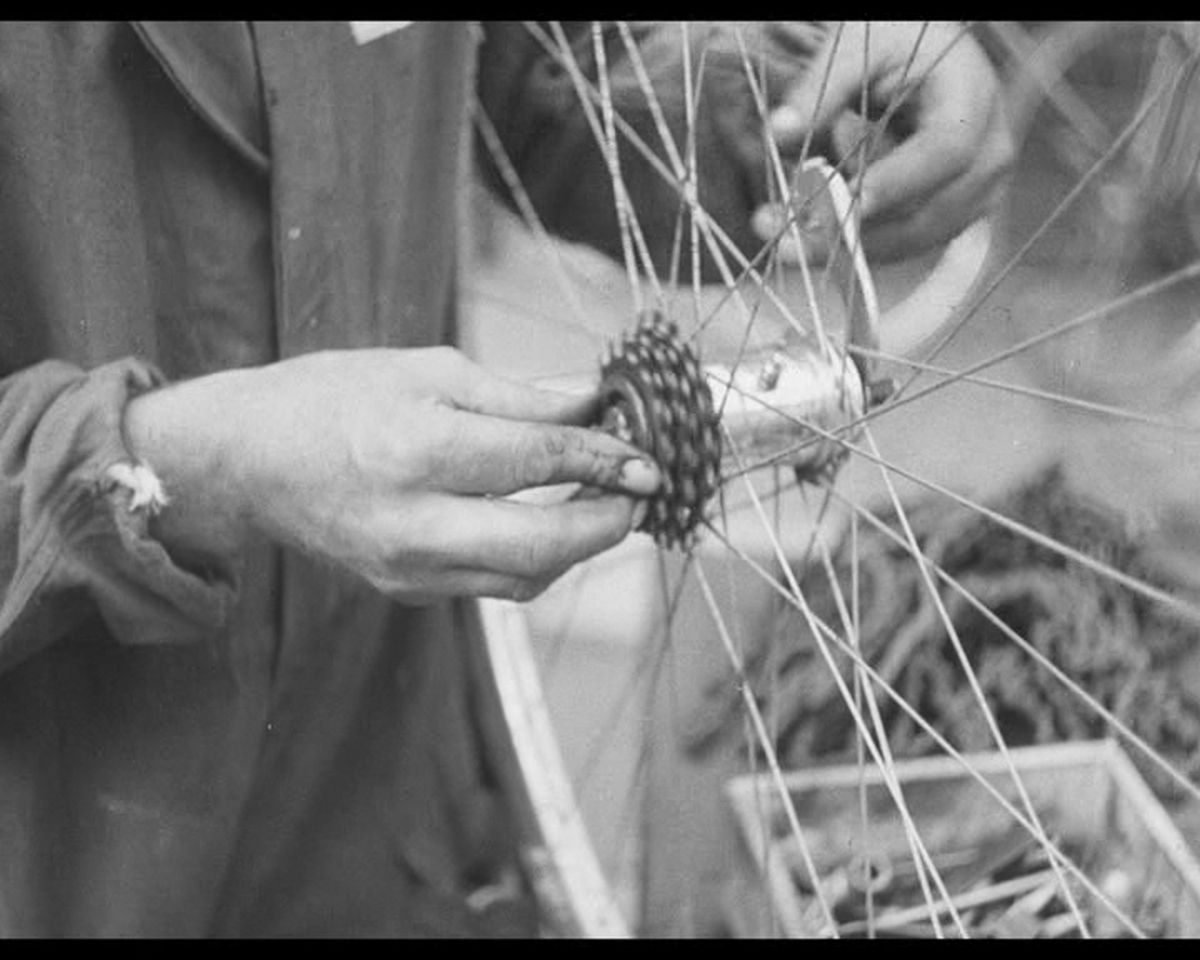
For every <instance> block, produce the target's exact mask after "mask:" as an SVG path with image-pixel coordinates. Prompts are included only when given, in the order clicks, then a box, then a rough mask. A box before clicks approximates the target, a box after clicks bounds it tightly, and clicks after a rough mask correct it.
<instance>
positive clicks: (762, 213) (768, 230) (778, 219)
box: [750, 204, 785, 240]
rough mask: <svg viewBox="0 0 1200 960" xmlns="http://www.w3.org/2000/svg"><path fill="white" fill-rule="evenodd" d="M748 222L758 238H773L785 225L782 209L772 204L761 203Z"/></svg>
mask: <svg viewBox="0 0 1200 960" xmlns="http://www.w3.org/2000/svg"><path fill="white" fill-rule="evenodd" d="M750 222H751V224H752V225H753V227H754V232H755V233H756V234H758V239H760V240H774V239H775V238H776V236H777V235H778V234H779V233H780V231H782V230H783V228H784V226H785V222H784V218H783V211H782V210H780V209H779V207H778V206H776V205H774V204H763V205H762V206H761V207H759V208H758V209H757V210H755V211H754V214H753V216H752V218H751V221H750Z"/></svg>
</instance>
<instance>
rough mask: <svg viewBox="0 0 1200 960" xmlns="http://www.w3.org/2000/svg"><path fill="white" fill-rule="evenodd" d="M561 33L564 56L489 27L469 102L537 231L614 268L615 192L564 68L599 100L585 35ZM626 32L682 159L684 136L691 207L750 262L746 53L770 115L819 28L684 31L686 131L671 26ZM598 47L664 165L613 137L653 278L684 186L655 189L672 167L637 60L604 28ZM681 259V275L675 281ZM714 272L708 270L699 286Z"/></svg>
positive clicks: (680, 58) (809, 53) (758, 155)
mask: <svg viewBox="0 0 1200 960" xmlns="http://www.w3.org/2000/svg"><path fill="white" fill-rule="evenodd" d="M562 29H563V34H564V36H565V39H566V40H567V44H568V47H569V53H564V52H563V50H562V48H561V46H560V45H559V44H558V43H557V42H556V37H555V34H554V33H553V31H552V29H551V28H550V27H549V26H547V25H543V24H533V25H524V24H519V23H487V24H485V28H484V43H483V46H482V48H481V60H480V70H479V101H480V104H481V107H482V109H483V110H484V112H485V113H486V115H487V117H488V118H489V119H490V121H491V123H492V125H493V126H494V127H495V129H496V131H497V133H498V134H499V139H500V140H501V142H502V144H503V148H504V152H505V154H506V156H507V158H508V160H509V161H510V162H511V164H512V167H513V168H514V169H515V171H516V173H517V176H518V177H519V179H520V181H521V184H522V186H523V188H524V190H525V192H526V193H527V194H528V196H529V198H530V200H531V201H532V202H533V205H534V207H535V208H536V210H537V211H538V214H539V217H540V218H541V220H542V221H543V223H544V225H545V226H546V227H547V229H549V230H550V231H552V232H554V233H556V234H558V235H560V236H562V237H564V238H565V239H568V240H573V241H578V242H584V243H588V244H590V245H592V246H594V247H596V248H598V249H600V250H602V251H603V252H605V253H607V254H608V255H609V256H612V257H614V258H619V257H620V256H621V245H620V236H619V233H618V230H617V215H616V205H615V202H614V192H613V189H612V185H611V183H612V181H611V178H610V175H609V173H608V169H607V167H606V164H605V160H604V155H603V153H602V152H601V149H600V148H599V147H598V145H597V141H596V139H595V137H594V136H593V132H592V128H591V126H590V125H589V121H588V117H587V113H586V111H585V110H584V109H582V108H581V106H580V100H579V96H578V94H577V91H576V84H575V83H574V82H573V80H572V76H571V71H570V70H569V69H568V68H567V66H566V63H567V60H566V57H568V56H569V57H570V58H571V59H572V60H573V61H574V62H575V63H577V64H578V66H579V70H580V71H581V72H582V74H583V75H584V76H585V77H586V78H587V80H588V81H589V83H590V84H591V85H592V86H593V88H594V89H597V88H598V84H597V77H598V69H597V57H596V55H595V53H594V38H593V29H592V27H591V25H590V24H564V25H563V28H562ZM630 31H631V33H632V36H633V39H634V42H635V47H636V49H637V51H638V53H637V56H638V58H640V61H641V64H642V66H643V67H644V70H645V74H646V75H647V76H648V78H649V82H650V86H651V88H652V89H653V91H654V96H655V99H656V100H657V102H658V104H659V107H660V109H661V112H662V115H663V116H664V117H665V119H666V122H667V126H668V127H669V128H670V130H671V134H672V139H673V140H674V142H675V143H676V145H677V148H678V153H679V154H680V155H681V156H685V157H686V155H687V154H686V150H687V147H688V142H689V136H693V137H694V138H695V151H696V156H697V171H698V181H699V199H700V204H701V206H702V207H703V209H704V210H705V211H706V212H707V213H708V214H709V215H710V216H712V217H713V218H714V219H716V220H717V222H718V223H720V224H721V226H722V228H723V229H724V230H725V231H726V232H727V233H728V234H729V235H730V237H731V238H732V239H733V240H734V241H735V242H736V243H737V244H738V246H739V248H741V250H742V251H743V252H744V253H747V254H748V255H749V254H752V253H753V252H754V251H756V249H757V243H756V240H755V237H754V235H753V233H752V231H751V228H750V223H749V219H748V218H749V214H750V213H751V212H752V211H753V209H754V207H755V206H757V205H758V204H759V203H761V202H762V201H763V200H765V199H766V198H767V196H768V188H767V184H768V178H767V166H766V156H765V151H764V147H763V141H762V120H761V116H760V111H759V109H758V106H757V105H756V102H755V97H754V92H753V88H752V86H751V84H750V81H749V79H748V77H747V57H744V56H743V51H745V53H746V54H747V55H748V61H749V66H750V68H751V69H752V70H754V72H755V76H756V78H758V79H759V80H760V82H761V84H762V87H761V89H762V90H763V91H764V94H765V97H766V100H767V103H768V106H770V105H774V104H775V103H777V102H778V101H779V99H780V97H781V96H782V93H783V91H784V90H785V89H786V88H787V86H788V85H789V84H790V83H794V82H795V81H796V80H797V79H798V78H799V77H800V76H801V75H802V73H803V71H804V69H805V68H806V67H807V65H808V63H810V62H811V59H812V57H813V54H814V53H815V51H816V49H817V47H818V46H819V45H820V43H821V42H822V40H823V38H824V35H825V31H824V29H823V28H822V27H820V26H818V25H816V24H813V23H803V22H795V23H773V24H741V25H731V24H728V23H724V24H712V23H704V22H693V23H690V24H688V30H687V44H688V53H689V54H690V63H691V69H692V73H693V76H696V77H699V78H701V79H700V82H699V83H698V84H697V86H698V87H699V95H698V98H697V101H696V104H697V106H696V111H695V124H694V126H693V128H692V130H691V131H690V132H689V131H688V129H687V121H686V110H685V98H684V90H685V84H684V67H685V63H686V62H687V60H686V59H685V55H684V33H683V31H682V30H681V28H680V26H679V25H678V24H665V23H661V24H660V23H651V24H631V25H630ZM739 36H740V43H739ZM602 37H603V49H604V54H605V64H606V67H607V73H608V78H609V84H610V86H611V90H612V102H613V107H614V111H615V113H616V114H617V115H618V116H620V117H621V118H622V119H623V120H624V121H625V122H626V123H627V124H628V126H629V127H630V128H631V129H632V130H633V132H634V133H635V134H636V135H637V137H638V138H639V139H640V140H641V141H642V143H643V144H644V145H645V146H646V147H647V148H648V149H649V150H651V151H652V152H653V153H654V155H655V156H656V157H658V158H659V160H660V161H661V165H660V167H659V169H656V167H655V165H654V164H653V163H651V162H650V161H649V160H648V159H646V157H645V155H644V154H643V153H642V152H640V151H639V149H638V148H637V147H635V146H634V145H633V143H632V142H631V140H630V139H629V138H628V137H627V136H624V135H621V134H618V145H619V147H618V149H619V160H620V166H621V174H622V178H623V180H624V182H625V184H626V189H627V190H628V193H629V196H630V200H631V206H632V207H633V208H634V210H635V211H636V212H637V216H638V220H639V223H640V226H641V228H642V230H643V231H644V233H645V235H646V238H647V242H648V245H649V246H650V248H651V250H652V256H653V259H654V261H655V264H656V267H657V269H658V271H659V272H660V274H661V273H663V272H664V271H666V270H667V269H668V266H669V264H670V261H671V259H672V248H673V240H674V237H675V235H676V230H677V223H678V222H679V220H680V209H681V204H682V192H681V185H680V184H679V183H678V182H677V181H675V180H674V179H673V178H672V179H668V178H666V177H664V176H663V169H662V168H663V167H665V168H666V169H667V170H669V169H670V168H671V166H672V164H671V160H670V154H669V151H668V149H667V148H666V147H665V145H664V144H663V141H662V138H661V136H660V134H659V132H658V126H657V124H656V120H655V116H654V111H653V109H652V105H651V104H652V101H651V99H650V98H649V97H648V96H647V94H646V89H645V84H644V83H643V82H642V81H641V80H639V76H638V70H637V63H636V61H635V59H634V58H633V57H632V56H631V55H630V53H629V52H628V49H627V46H626V44H625V42H624V41H623V39H622V37H621V35H620V33H619V31H618V28H617V27H616V26H614V25H605V26H604V27H603V30H602ZM593 102H595V101H594V100H593ZM596 116H597V117H599V110H598V109H597V110H596ZM478 152H479V155H480V157H481V164H482V166H483V169H484V174H485V176H486V177H487V178H488V180H489V182H490V183H491V184H492V185H493V186H494V187H495V188H496V189H497V191H498V192H499V193H500V194H501V196H502V197H507V198H508V199H509V202H510V203H511V201H512V198H511V194H510V193H509V191H508V188H507V187H506V186H505V185H504V183H503V178H502V177H501V176H500V175H499V172H498V168H497V165H496V163H495V161H494V159H493V158H492V156H491V155H490V153H489V151H488V150H487V149H486V145H481V146H480V149H479V151H478ZM686 260H687V257H684V258H683V261H685V262H683V263H681V267H682V268H683V274H684V275H686V272H687V271H686V266H687V264H686ZM711 267H712V264H711V263H709V262H707V261H706V263H705V273H706V275H708V276H712V270H711Z"/></svg>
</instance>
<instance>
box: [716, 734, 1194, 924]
mask: <svg viewBox="0 0 1200 960" xmlns="http://www.w3.org/2000/svg"><path fill="white" fill-rule="evenodd" d="M1010 754H1011V756H1012V758H1013V761H1014V763H1015V765H1016V767H1017V769H1018V771H1019V772H1020V774H1021V779H1022V782H1023V783H1024V785H1025V789H1026V790H1027V791H1028V794H1029V797H1030V799H1031V801H1032V803H1033V805H1034V809H1035V810H1036V811H1037V813H1038V816H1039V818H1040V819H1041V820H1042V823H1043V824H1044V826H1045V828H1046V830H1047V832H1048V833H1049V834H1051V835H1052V836H1054V837H1055V838H1056V840H1057V841H1058V842H1059V843H1060V845H1061V846H1062V847H1067V846H1070V847H1073V848H1075V849H1078V850H1081V851H1084V853H1083V855H1082V858H1081V861H1078V862H1080V866H1081V867H1085V864H1090V866H1086V867H1085V869H1086V870H1087V874H1088V876H1089V877H1090V879H1092V880H1093V881H1094V882H1096V883H1097V884H1098V885H1099V884H1102V883H1103V878H1104V877H1105V876H1107V875H1109V874H1110V873H1111V871H1112V870H1113V869H1115V868H1118V867H1119V869H1120V870H1121V871H1123V873H1124V875H1125V879H1127V880H1128V881H1132V887H1131V889H1132V890H1133V891H1135V894H1136V897H1137V898H1140V899H1139V901H1138V902H1139V903H1140V904H1141V905H1142V907H1146V905H1147V902H1148V900H1147V898H1149V897H1153V898H1154V901H1155V903H1154V909H1155V910H1156V915H1157V916H1158V917H1159V918H1160V919H1161V930H1160V931H1159V933H1160V934H1161V935H1165V936H1182V937H1196V936H1200V864H1198V863H1197V860H1196V857H1195V853H1194V851H1193V850H1192V849H1191V848H1190V847H1189V845H1188V842H1187V841H1186V840H1185V838H1184V837H1183V835H1182V834H1181V833H1180V831H1179V829H1178V828H1177V826H1176V825H1175V824H1174V822H1173V821H1172V819H1171V817H1170V816H1169V815H1168V813H1167V812H1166V810H1165V809H1164V808H1163V806H1162V804H1160V803H1159V802H1158V800H1157V799H1156V798H1155V797H1154V795H1153V794H1152V793H1151V791H1150V789H1149V788H1148V787H1147V786H1146V783H1145V781H1144V780H1143V779H1142V777H1141V776H1140V775H1139V774H1138V772H1137V771H1136V769H1135V768H1134V766H1133V764H1132V763H1131V762H1130V760H1129V757H1128V756H1127V755H1126V754H1125V753H1124V751H1123V750H1122V749H1121V747H1120V746H1119V745H1118V744H1117V743H1116V742H1114V741H1111V740H1102V741H1088V742H1078V743H1068V744H1059V745H1053V746H1044V747H1027V748H1021V749H1014V750H1012V751H1010ZM966 759H967V760H968V761H969V762H970V764H971V766H972V767H973V768H974V769H975V770H976V771H977V772H978V773H979V774H981V775H982V776H983V777H984V778H985V779H986V780H987V782H988V783H990V784H992V785H993V786H994V787H995V789H996V790H997V791H998V792H999V793H1000V794H1002V795H1003V796H1004V797H1005V798H1006V799H1008V800H1009V801H1010V802H1011V803H1012V804H1013V806H1014V807H1016V809H1018V810H1020V811H1022V813H1024V807H1023V805H1022V803H1021V801H1020V798H1019V794H1018V793H1017V792H1016V789H1015V787H1014V785H1013V782H1012V778H1011V776H1010V774H1009V771H1008V766H1007V764H1006V763H1005V760H1004V758H1003V757H1002V756H1001V755H1000V754H998V753H985V754H972V755H968V756H967V757H966ZM896 774H897V781H898V783H899V784H900V785H901V787H902V788H903V790H902V792H903V795H904V797H905V800H906V804H907V806H908V809H909V812H910V814H911V816H912V819H913V822H914V823H915V825H916V827H917V830H918V833H919V834H920V836H921V837H922V839H923V841H924V843H925V845H926V847H927V848H928V850H929V851H930V854H931V855H934V856H935V857H936V856H937V855H938V854H939V853H941V854H943V855H948V854H947V852H948V851H952V850H962V849H967V850H970V849H974V848H977V847H978V845H980V844H983V843H987V842H988V840H989V839H994V838H996V837H998V836H1000V835H1003V834H1004V833H1005V832H1006V831H1011V830H1012V829H1013V828H1014V826H1015V825H1016V821H1015V820H1014V818H1013V817H1012V815H1011V814H1010V813H1009V812H1008V811H1006V810H1005V809H1004V807H1003V805H1002V804H1001V803H1000V802H998V801H997V799H996V798H995V797H994V796H992V795H991V794H989V792H988V791H987V790H986V789H985V788H984V787H983V786H981V785H980V783H979V782H978V781H977V780H976V779H975V778H974V777H972V776H971V775H970V774H969V773H968V772H967V771H966V770H964V768H963V766H962V764H961V763H959V762H958V761H957V760H956V759H954V758H952V757H936V758H927V759H918V760H908V761H899V762H898V763H897V764H896ZM784 781H785V784H786V786H787V789H788V792H789V795H790V797H791V799H792V802H793V805H794V809H795V812H796V815H797V818H798V821H799V823H800V825H801V828H802V831H803V834H804V838H805V844H806V846H807V847H808V849H809V854H810V856H811V858H812V861H813V863H814V864H815V866H816V868H817V873H818V875H820V876H829V875H830V874H831V873H832V872H833V871H834V870H835V869H836V867H837V865H839V864H845V863H847V862H849V861H850V860H851V858H853V857H856V856H862V854H863V848H864V835H863V832H862V819H861V813H860V810H861V808H860V788H859V785H860V782H861V783H863V784H865V796H866V801H867V809H868V831H869V832H868V834H867V838H866V843H865V847H866V848H867V849H868V850H869V851H874V852H875V854H874V855H875V856H876V857H878V855H879V852H880V851H882V854H883V858H882V859H883V860H884V861H885V862H887V861H888V860H889V859H894V860H896V861H897V862H899V861H901V860H903V859H905V858H910V856H911V855H910V847H909V844H908V841H907V838H906V834H905V830H904V827H903V822H902V820H901V818H900V816H899V813H898V810H897V807H896V805H895V803H894V801H893V800H892V798H891V795H890V793H889V792H888V790H887V788H886V785H885V782H884V779H883V777H882V775H881V774H880V772H879V771H878V770H877V769H875V768H874V767H873V766H872V765H870V763H869V761H868V765H867V767H866V769H865V770H863V771H862V773H861V779H860V771H859V768H858V767H857V765H848V766H833V767H823V768H814V769H810V770H805V771H799V772H791V773H787V774H785V777H784ZM727 796H728V799H729V801H730V803H731V806H732V810H733V813H734V819H735V821H736V823H737V825H738V832H739V834H740V840H741V847H742V855H743V862H742V863H741V864H740V866H739V867H738V869H737V870H735V871H734V880H733V881H732V883H731V888H730V896H729V897H728V905H727V907H728V914H729V917H728V919H729V922H730V925H731V927H732V928H733V932H735V933H737V934H739V935H748V936H762V935H767V934H780V935H783V936H790V937H810V936H821V935H828V929H827V928H826V927H824V924H823V922H822V919H821V918H822V917H823V914H822V912H821V911H820V910H819V906H818V904H817V903H816V901H815V898H814V897H813V896H812V894H811V893H809V892H806V886H805V883H804V881H803V879H802V877H803V876H806V875H807V871H805V870H804V868H803V867H802V866H801V862H802V861H801V858H800V851H799V843H798V842H797V841H796V839H795V838H794V836H793V834H792V831H791V830H790V829H789V826H788V820H787V817H786V815H785V810H784V805H783V803H782V801H781V799H780V796H779V793H778V792H777V790H776V787H775V783H774V781H773V779H772V777H771V776H770V775H769V774H766V773H763V774H754V775H746V776H740V777H737V778H734V779H733V780H731V781H730V782H729V783H728V784H727ZM947 886H948V887H949V888H950V889H949V893H950V895H951V896H952V897H953V896H957V895H959V893H961V891H958V890H955V889H953V888H952V887H951V884H950V881H949V880H948V881H947ZM1081 896H1082V899H1081V901H1080V902H1081V904H1084V902H1085V901H1088V902H1089V903H1092V904H1093V905H1094V906H1095V907H1096V909H1097V910H1098V911H1104V908H1103V907H1102V906H1100V904H1099V903H1098V902H1094V903H1093V901H1094V898H1093V897H1092V895H1090V894H1082V895H1081ZM1131 912H1132V911H1131ZM1104 913H1105V914H1107V913H1108V911H1104ZM1096 916H1097V917H1098V918H1099V917H1100V916H1101V914H1100V913H1099V912H1098V913H1097V914H1096ZM946 929H947V932H948V935H952V934H953V927H951V926H950V924H949V923H947V924H946ZM1106 932H1107V933H1110V934H1114V935H1115V934H1116V933H1117V932H1118V931H1117V929H1116V928H1115V927H1114V925H1113V921H1112V920H1111V915H1109V917H1107V918H1105V919H1102V920H1098V921H1097V928H1096V929H1095V930H1093V933H1094V934H1097V935H1105V933H1106Z"/></svg>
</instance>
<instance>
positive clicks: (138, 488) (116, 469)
mask: <svg viewBox="0 0 1200 960" xmlns="http://www.w3.org/2000/svg"><path fill="white" fill-rule="evenodd" d="M104 473H105V476H106V477H108V479H109V480H111V481H113V483H115V484H117V485H118V486H121V487H124V488H125V489H126V490H128V491H129V512H130V513H136V512H137V511H138V510H145V511H146V512H147V513H148V514H149V515H150V516H152V517H153V516H155V515H157V514H158V512H159V511H160V510H162V508H163V507H165V506H166V505H167V504H168V503H169V502H170V500H169V499H168V497H167V493H166V491H165V490H164V489H163V485H162V481H161V480H159V479H158V475H157V474H156V473H155V472H154V471H153V470H151V469H150V467H149V466H148V465H147V464H145V463H142V462H141V461H138V462H137V463H114V464H113V465H112V466H111V467H109V468H108V469H107V470H106V471H105V472H104Z"/></svg>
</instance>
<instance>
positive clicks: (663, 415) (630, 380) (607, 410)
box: [600, 312, 721, 549]
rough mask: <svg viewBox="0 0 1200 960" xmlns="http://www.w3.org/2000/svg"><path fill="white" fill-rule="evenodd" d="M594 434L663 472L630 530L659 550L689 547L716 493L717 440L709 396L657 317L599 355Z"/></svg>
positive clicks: (689, 355)
mask: <svg viewBox="0 0 1200 960" xmlns="http://www.w3.org/2000/svg"><path fill="white" fill-rule="evenodd" d="M600 394H601V398H602V400H601V416H600V427H601V429H603V430H605V431H607V432H608V433H611V434H613V435H614V436H617V437H620V438H621V439H622V440H625V441H627V442H628V443H632V444H633V445H634V446H636V447H638V448H639V449H641V450H644V451H645V452H646V453H648V454H649V455H650V456H651V457H652V458H653V459H654V460H655V462H656V463H657V464H658V465H659V468H660V470H661V471H662V473H663V485H662V487H661V488H660V489H659V492H658V493H656V494H655V495H654V497H652V498H651V499H650V501H649V507H648V509H647V510H646V517H645V519H644V520H643V521H642V523H641V525H640V526H639V527H638V530H640V531H643V532H645V533H648V534H650V535H651V536H652V537H653V538H654V540H655V542H656V543H658V544H659V545H660V546H665V547H680V548H685V549H686V548H689V547H691V546H692V544H693V543H694V542H695V531H696V528H697V527H698V526H699V525H700V522H701V521H702V520H703V519H704V509H705V507H706V506H707V504H708V501H709V500H710V499H711V497H712V495H713V494H714V493H715V492H716V490H717V486H718V483H719V481H720V472H721V433H720V427H719V425H718V417H717V413H716V410H715V409H714V405H713V397H712V392H711V391H710V390H709V387H708V383H707V381H706V380H705V378H704V374H703V373H702V372H701V369H700V362H699V360H698V359H697V357H696V354H695V352H694V351H693V350H692V348H691V346H690V345H689V344H687V343H686V342H685V341H684V340H683V339H681V338H680V336H679V330H678V327H677V326H676V325H675V324H674V323H673V322H671V321H669V320H667V319H666V318H664V317H663V316H662V314H660V313H658V312H652V313H648V314H645V315H643V317H642V318H641V320H640V322H639V323H638V326H637V328H636V329H635V330H633V331H632V332H630V333H627V334H625V335H624V337H622V339H621V340H620V342H619V343H617V344H615V345H613V346H612V347H611V348H610V349H609V350H608V351H607V352H606V356H605V359H604V363H603V365H602V367H601V383H600Z"/></svg>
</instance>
